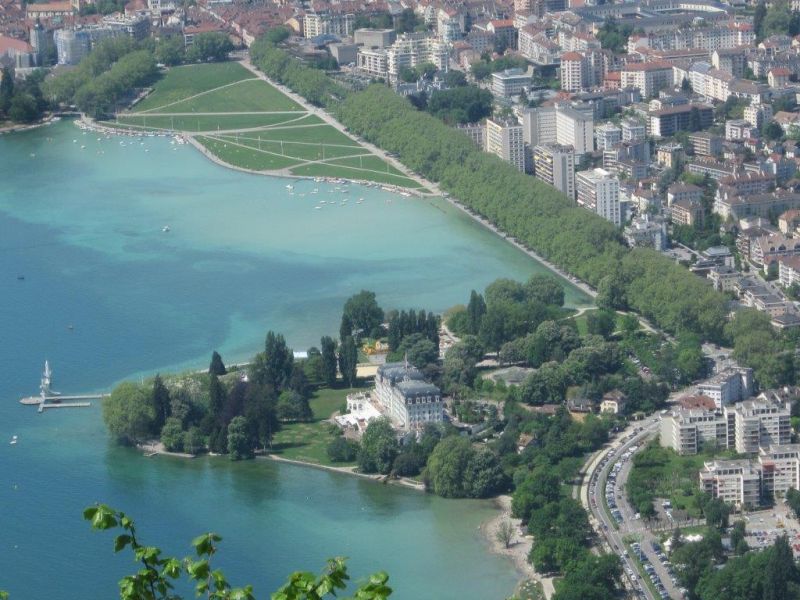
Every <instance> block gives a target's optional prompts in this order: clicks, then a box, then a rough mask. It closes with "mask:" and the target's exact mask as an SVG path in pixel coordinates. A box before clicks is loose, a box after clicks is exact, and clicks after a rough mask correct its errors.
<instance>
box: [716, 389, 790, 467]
mask: <svg viewBox="0 0 800 600" xmlns="http://www.w3.org/2000/svg"><path fill="white" fill-rule="evenodd" d="M724 412H725V416H726V418H727V420H728V424H729V432H728V445H729V446H731V445H732V446H733V447H734V448H736V452H738V453H739V454H754V453H756V452H758V451H759V448H766V447H767V446H771V445H773V444H776V445H780V444H788V443H789V442H790V441H791V439H792V427H791V422H790V416H791V415H790V410H789V406H788V405H781V404H775V403H772V402H769V401H767V400H763V399H760V398H756V399H753V400H745V401H744V402H740V403H739V404H736V405H734V406H726V407H725V411H724ZM731 420H733V444H731V439H730V433H731V432H730V423H731Z"/></svg>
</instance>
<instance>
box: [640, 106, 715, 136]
mask: <svg viewBox="0 0 800 600" xmlns="http://www.w3.org/2000/svg"><path fill="white" fill-rule="evenodd" d="M648 117H649V119H650V134H651V135H653V136H655V137H672V136H673V135H675V134H676V133H677V132H678V131H690V130H692V129H707V128H708V127H710V126H711V125H712V123H713V122H714V109H713V107H711V106H709V105H708V104H680V105H677V106H672V107H669V108H662V109H661V110H655V111H651V112H650V113H648ZM693 121H694V122H693Z"/></svg>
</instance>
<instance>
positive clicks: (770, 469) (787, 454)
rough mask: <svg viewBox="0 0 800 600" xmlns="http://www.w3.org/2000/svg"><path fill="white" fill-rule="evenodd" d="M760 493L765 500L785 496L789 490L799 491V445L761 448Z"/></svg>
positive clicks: (759, 454)
mask: <svg viewBox="0 0 800 600" xmlns="http://www.w3.org/2000/svg"><path fill="white" fill-rule="evenodd" d="M758 464H759V467H760V470H761V493H762V496H764V497H765V498H779V497H784V496H786V492H788V491H789V489H791V488H794V489H796V490H800V444H780V445H773V446H770V447H769V448H761V450H760V451H759V453H758Z"/></svg>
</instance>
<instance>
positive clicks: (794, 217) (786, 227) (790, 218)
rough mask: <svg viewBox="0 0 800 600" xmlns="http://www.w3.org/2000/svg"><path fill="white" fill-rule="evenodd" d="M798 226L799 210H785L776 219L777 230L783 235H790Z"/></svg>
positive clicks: (799, 222) (799, 220) (799, 221)
mask: <svg viewBox="0 0 800 600" xmlns="http://www.w3.org/2000/svg"><path fill="white" fill-rule="evenodd" d="M799 225H800V210H797V209H793V210H787V211H786V212H784V213H783V214H781V216H780V217H778V229H779V230H780V232H781V233H782V234H783V235H791V234H792V233H794V232H795V231H797V227H798V226H799Z"/></svg>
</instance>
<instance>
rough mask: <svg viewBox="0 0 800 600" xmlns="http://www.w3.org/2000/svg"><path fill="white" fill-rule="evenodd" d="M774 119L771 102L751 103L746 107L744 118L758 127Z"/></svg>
mask: <svg viewBox="0 0 800 600" xmlns="http://www.w3.org/2000/svg"><path fill="white" fill-rule="evenodd" d="M771 119H772V105H771V104H750V105H749V106H747V107H745V109H744V120H745V121H747V122H748V123H750V124H751V125H753V126H754V127H755V128H756V129H761V127H762V126H763V125H764V123H766V122H767V121H770V120H771Z"/></svg>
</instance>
